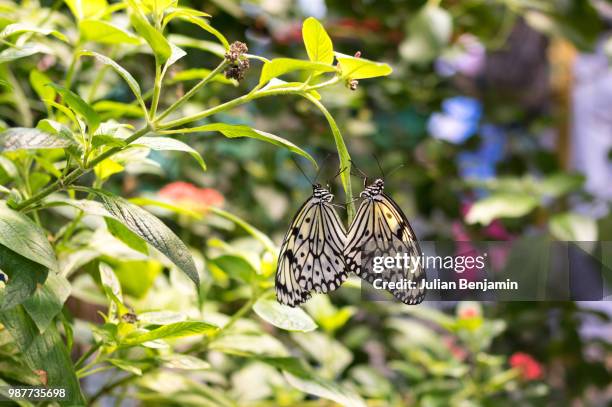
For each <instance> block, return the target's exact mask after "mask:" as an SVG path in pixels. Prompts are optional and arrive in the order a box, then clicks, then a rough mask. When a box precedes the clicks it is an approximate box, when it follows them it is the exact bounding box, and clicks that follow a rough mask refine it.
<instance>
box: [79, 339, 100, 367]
mask: <svg viewBox="0 0 612 407" xmlns="http://www.w3.org/2000/svg"><path fill="white" fill-rule="evenodd" d="M101 345H102V343H101V342H97V343H94V344H93V345H92V346H91V347H90V348H89V349H88V350H87V352H85V353H84V354H83V355H82V356H81V357H80V358H79V360H77V361H76V363H75V364H74V368H75V369H78V368H79V367H81V365H82V364H83V363H85V361H86V360H87V358H88V357H90V356H91V355H93V354H94V353H95V352H96V351H97V350H98V349H99V348H100V346H101Z"/></svg>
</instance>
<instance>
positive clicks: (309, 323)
mask: <svg viewBox="0 0 612 407" xmlns="http://www.w3.org/2000/svg"><path fill="white" fill-rule="evenodd" d="M253 310H254V311H255V313H256V314H257V315H259V316H260V317H261V318H262V319H263V320H264V321H267V322H269V323H270V324H272V325H274V326H276V327H278V328H281V329H284V330H286V331H300V332H309V331H314V330H315V329H317V324H315V322H314V321H313V320H312V318H310V316H309V315H308V314H306V313H305V312H304V310H302V309H301V308H291V307H288V306H286V305H282V304H279V303H278V302H277V301H275V300H267V299H259V300H258V301H257V302H256V303H255V305H254V306H253Z"/></svg>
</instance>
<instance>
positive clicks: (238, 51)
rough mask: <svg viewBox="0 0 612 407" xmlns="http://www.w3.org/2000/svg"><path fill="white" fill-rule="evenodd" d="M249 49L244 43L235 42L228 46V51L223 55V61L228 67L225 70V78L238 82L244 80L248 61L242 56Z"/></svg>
mask: <svg viewBox="0 0 612 407" xmlns="http://www.w3.org/2000/svg"><path fill="white" fill-rule="evenodd" d="M248 50H249V48H248V47H247V46H246V44H245V43H243V42H240V41H236V42H234V43H232V45H230V48H229V50H228V51H227V52H226V53H225V60H226V61H228V62H229V63H230V65H229V66H228V67H227V68H226V69H225V77H226V78H228V79H235V80H237V81H240V80H242V79H244V74H245V72H246V71H247V70H248V69H249V66H250V64H249V60H248V59H247V58H246V57H245V56H244V54H246V53H247V51H248Z"/></svg>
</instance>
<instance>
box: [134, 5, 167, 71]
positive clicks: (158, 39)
mask: <svg viewBox="0 0 612 407" xmlns="http://www.w3.org/2000/svg"><path fill="white" fill-rule="evenodd" d="M134 7H137V6H134ZM130 22H131V23H132V26H133V27H134V29H135V30H136V32H137V33H138V34H140V36H141V37H142V38H144V39H145V41H147V43H148V44H149V46H150V47H151V49H152V50H153V54H154V55H155V59H156V61H157V64H158V65H163V64H165V63H166V61H167V60H168V58H170V55H172V48H171V47H170V43H169V42H168V40H166V38H165V37H164V36H163V34H162V33H160V32H159V31H157V30H156V29H155V28H153V26H151V24H149V22H148V21H147V20H146V19H145V17H144V16H143V15H142V14H141V13H140V12H134V13H132V15H131V16H130Z"/></svg>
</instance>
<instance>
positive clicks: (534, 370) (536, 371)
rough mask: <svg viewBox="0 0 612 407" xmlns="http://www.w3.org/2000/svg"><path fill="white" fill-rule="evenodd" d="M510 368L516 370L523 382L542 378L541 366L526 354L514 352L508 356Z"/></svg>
mask: <svg viewBox="0 0 612 407" xmlns="http://www.w3.org/2000/svg"><path fill="white" fill-rule="evenodd" d="M510 366H512V367H513V368H515V369H518V370H519V371H520V372H521V376H522V377H523V379H525V380H537V379H539V378H541V377H542V366H541V365H540V364H539V363H538V362H537V361H536V360H535V359H534V358H532V357H531V356H530V355H528V354H526V353H523V352H516V353H514V354H513V355H512V356H510Z"/></svg>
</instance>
